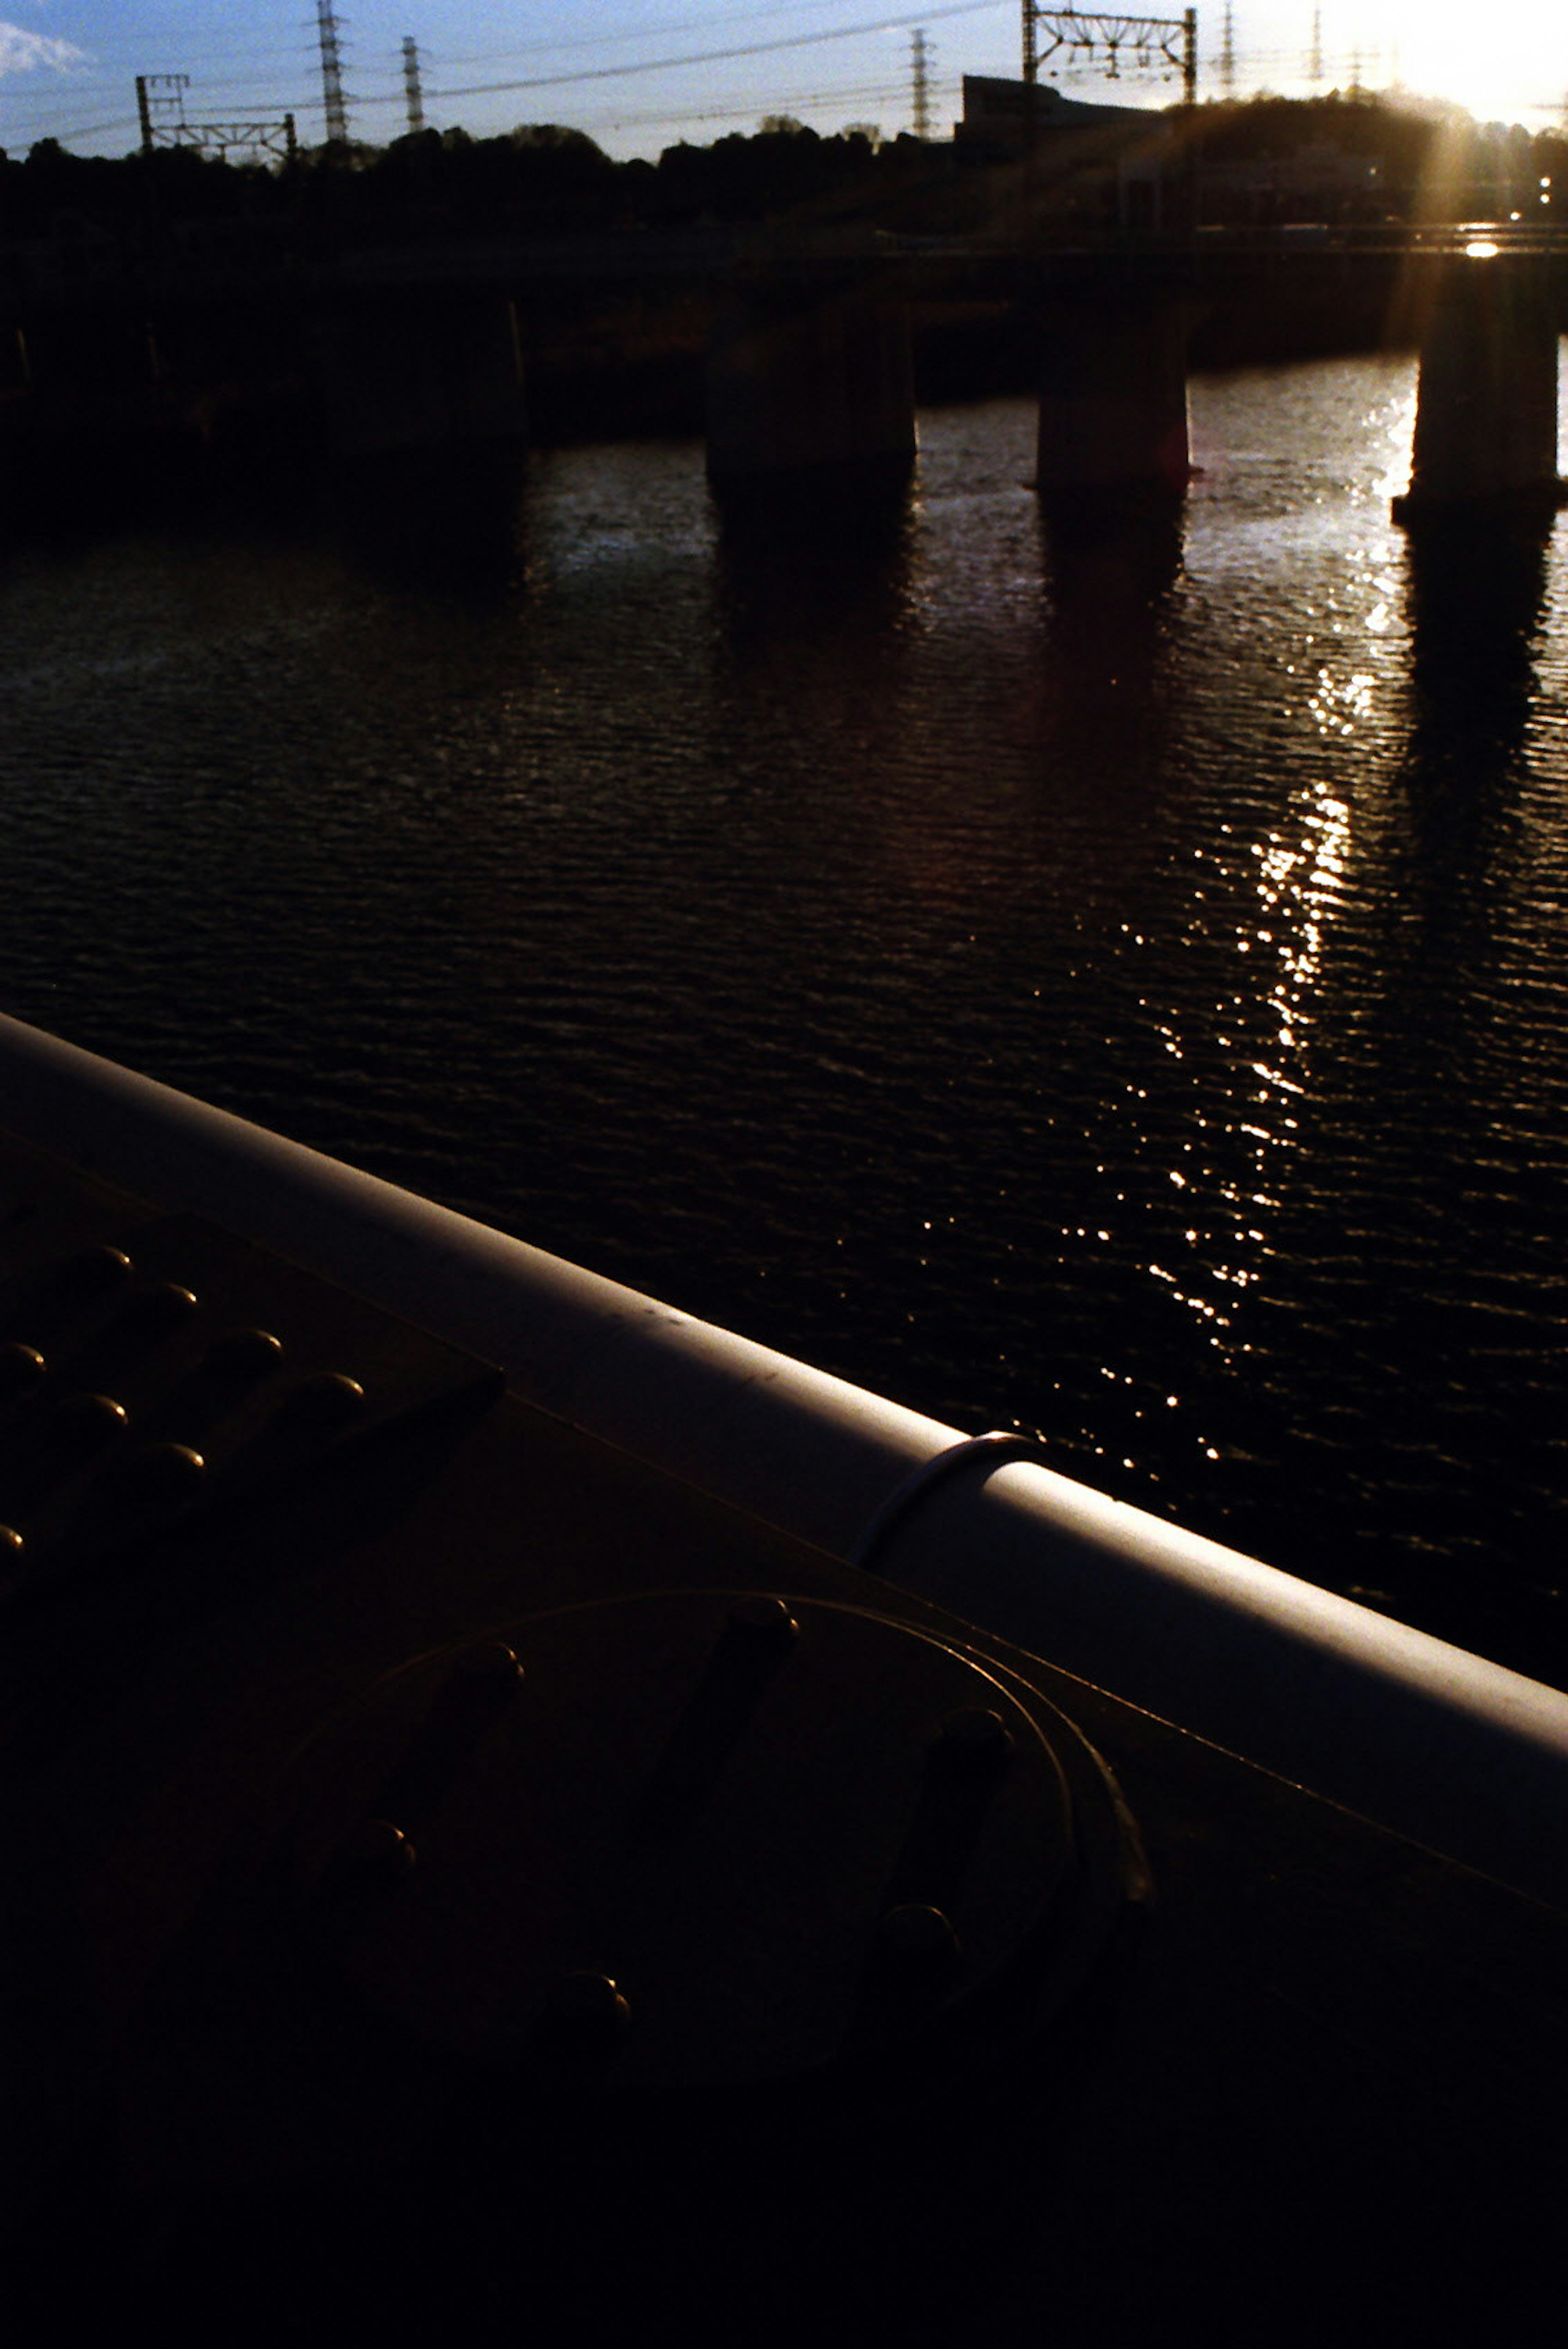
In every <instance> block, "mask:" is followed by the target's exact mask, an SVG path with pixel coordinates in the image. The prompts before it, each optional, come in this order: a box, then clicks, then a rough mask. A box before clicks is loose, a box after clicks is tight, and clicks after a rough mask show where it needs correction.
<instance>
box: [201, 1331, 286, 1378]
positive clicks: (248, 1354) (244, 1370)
mask: <svg viewBox="0 0 1568 2349" xmlns="http://www.w3.org/2000/svg"><path fill="white" fill-rule="evenodd" d="M282 1360H283V1340H281V1339H280V1338H275V1337H274V1336H273V1333H272V1331H271V1330H256V1329H251V1330H226V1331H225V1332H224V1334H223V1337H221V1338H220V1339H219V1340H217V1342H216V1344H215V1345H214V1346H213V1349H212V1350H211V1352H210V1353H209V1354H208V1356H207V1365H206V1366H207V1369H208V1370H209V1371H212V1372H213V1375H214V1376H216V1377H218V1378H221V1379H234V1380H236V1381H241V1380H243V1381H245V1382H246V1383H247V1384H248V1383H249V1382H250V1381H253V1380H254V1379H260V1378H265V1376H266V1374H267V1372H268V1371H275V1369H276V1368H277V1366H278V1364H279V1362H281V1361H282Z"/></svg>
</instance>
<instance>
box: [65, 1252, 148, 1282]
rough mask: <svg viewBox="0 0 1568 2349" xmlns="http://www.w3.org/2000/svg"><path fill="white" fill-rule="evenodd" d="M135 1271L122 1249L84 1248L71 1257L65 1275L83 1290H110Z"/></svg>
mask: <svg viewBox="0 0 1568 2349" xmlns="http://www.w3.org/2000/svg"><path fill="white" fill-rule="evenodd" d="M135 1269H136V1268H135V1266H134V1265H133V1264H132V1263H131V1261H130V1257H128V1256H127V1255H126V1253H125V1250H124V1249H123V1248H117V1247H90V1248H84V1249H83V1250H82V1252H81V1254H80V1255H79V1256H74V1257H72V1258H71V1260H70V1262H69V1264H68V1265H67V1267H66V1273H67V1278H69V1279H70V1281H71V1282H72V1284H73V1285H75V1284H76V1283H78V1282H79V1283H80V1284H81V1286H82V1287H83V1288H113V1287H114V1286H115V1284H116V1283H117V1282H119V1281H121V1280H124V1279H126V1278H129V1276H130V1274H131V1273H132V1272H134V1271H135Z"/></svg>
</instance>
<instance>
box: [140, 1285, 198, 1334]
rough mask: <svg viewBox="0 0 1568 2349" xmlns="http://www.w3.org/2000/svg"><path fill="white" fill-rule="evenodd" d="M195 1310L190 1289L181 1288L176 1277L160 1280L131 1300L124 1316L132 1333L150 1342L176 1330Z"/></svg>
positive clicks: (193, 1296)
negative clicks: (156, 1284)
mask: <svg viewBox="0 0 1568 2349" xmlns="http://www.w3.org/2000/svg"><path fill="white" fill-rule="evenodd" d="M196 1310H197V1299H196V1293H195V1291H194V1289H191V1288H182V1285H181V1284H180V1282H179V1281H177V1280H161V1281H160V1282H159V1283H158V1286H157V1287H156V1288H150V1289H148V1290H146V1291H145V1293H144V1294H143V1295H142V1296H140V1297H137V1298H133V1299H132V1300H131V1302H130V1305H129V1306H128V1307H127V1308H126V1319H128V1321H129V1322H130V1325H131V1329H132V1331H133V1333H134V1335H135V1336H136V1337H138V1338H139V1339H140V1340H142V1341H143V1342H144V1343H146V1344H150V1345H151V1344H152V1343H154V1342H155V1341H156V1340H158V1339H160V1338H164V1337H167V1336H168V1335H169V1334H170V1333H171V1331H172V1330H178V1329H179V1327H180V1325H181V1323H182V1321H188V1320H189V1319H191V1316H192V1313H194V1312H195V1311H196Z"/></svg>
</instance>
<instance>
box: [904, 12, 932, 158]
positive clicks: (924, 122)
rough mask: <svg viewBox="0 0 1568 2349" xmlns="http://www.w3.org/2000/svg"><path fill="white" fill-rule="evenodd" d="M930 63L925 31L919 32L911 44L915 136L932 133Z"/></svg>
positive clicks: (920, 136) (926, 136)
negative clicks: (928, 69) (928, 70)
mask: <svg viewBox="0 0 1568 2349" xmlns="http://www.w3.org/2000/svg"><path fill="white" fill-rule="evenodd" d="M928 63H929V57H928V51H927V47H926V36H925V34H924V32H923V31H922V32H918V33H917V34H916V35H915V36H914V38H913V40H912V41H911V42H910V44H909V69H910V73H911V75H912V76H913V78H914V115H915V136H916V138H917V139H929V137H930V135H931V90H930V82H929V78H928V73H927V67H928Z"/></svg>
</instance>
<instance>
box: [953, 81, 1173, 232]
mask: <svg viewBox="0 0 1568 2349" xmlns="http://www.w3.org/2000/svg"><path fill="white" fill-rule="evenodd" d="M953 140H954V143H955V145H956V146H957V148H958V150H959V152H960V154H961V156H962V157H964V158H965V159H966V160H970V161H972V162H974V163H977V164H988V165H991V166H992V187H993V218H992V224H993V225H994V226H995V227H997V228H998V229H999V230H1001V231H1002V232H1003V233H1009V234H1019V233H1027V231H1028V229H1029V228H1030V227H1031V226H1032V225H1035V224H1037V223H1044V222H1050V223H1051V224H1052V225H1053V226H1054V227H1060V226H1061V225H1063V224H1064V223H1071V222H1077V223H1079V224H1081V225H1082V226H1083V227H1085V229H1088V228H1123V229H1131V230H1134V231H1141V232H1143V233H1149V234H1153V233H1158V231H1159V230H1161V229H1162V228H1167V227H1169V226H1172V225H1173V224H1174V218H1173V216H1174V213H1175V211H1176V202H1175V160H1176V153H1177V150H1176V144H1175V140H1174V138H1173V135H1172V131H1171V126H1170V123H1169V121H1168V119H1167V118H1166V116H1165V115H1163V114H1158V113H1155V112H1153V111H1151V110H1150V109H1148V108H1147V107H1136V106H1087V105H1085V104H1084V103H1083V101H1082V100H1081V99H1078V98H1064V97H1063V95H1062V93H1061V91H1060V90H1059V89H1054V88H1051V87H1050V86H1049V85H1048V84H1046V83H1043V82H1026V81H1002V80H1001V79H999V78H995V77H993V76H991V75H986V74H965V76H964V78H963V119H962V121H961V122H959V123H955V125H954V126H953Z"/></svg>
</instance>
